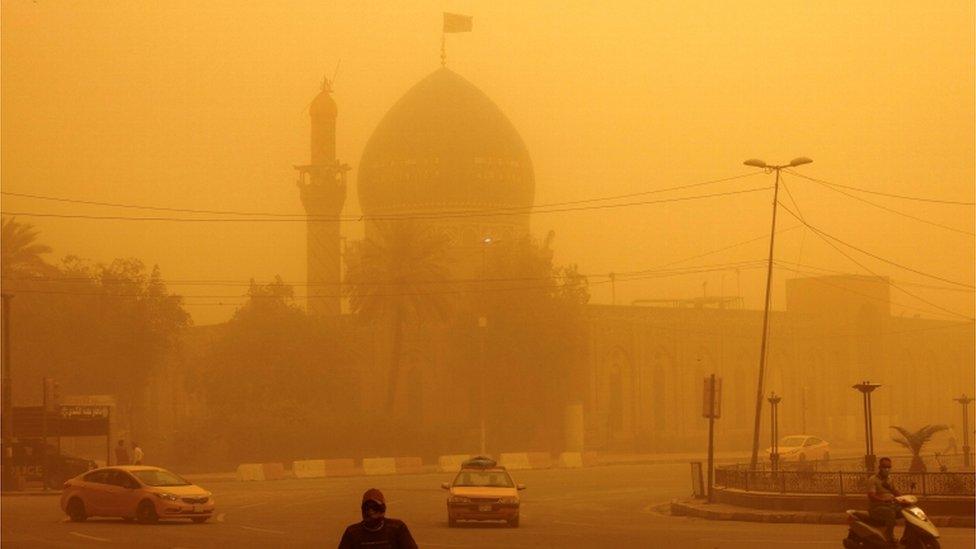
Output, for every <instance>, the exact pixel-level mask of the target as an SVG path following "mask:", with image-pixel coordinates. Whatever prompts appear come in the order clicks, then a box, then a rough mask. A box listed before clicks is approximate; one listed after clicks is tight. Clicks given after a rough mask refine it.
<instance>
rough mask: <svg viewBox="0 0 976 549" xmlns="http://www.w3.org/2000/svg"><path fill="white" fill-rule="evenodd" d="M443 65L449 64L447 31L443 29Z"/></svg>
mask: <svg viewBox="0 0 976 549" xmlns="http://www.w3.org/2000/svg"><path fill="white" fill-rule="evenodd" d="M441 66H442V67H446V66H447V33H446V32H444V31H441Z"/></svg>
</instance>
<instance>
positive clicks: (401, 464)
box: [393, 457, 424, 475]
mask: <svg viewBox="0 0 976 549" xmlns="http://www.w3.org/2000/svg"><path fill="white" fill-rule="evenodd" d="M393 465H394V467H395V468H396V473H397V474H398V475H400V474H406V475H410V474H415V473H423V472H424V462H423V460H422V459H420V458H419V457H398V458H393Z"/></svg>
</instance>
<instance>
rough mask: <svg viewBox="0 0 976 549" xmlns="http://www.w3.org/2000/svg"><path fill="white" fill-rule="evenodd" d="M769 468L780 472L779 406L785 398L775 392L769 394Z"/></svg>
mask: <svg viewBox="0 0 976 549" xmlns="http://www.w3.org/2000/svg"><path fill="white" fill-rule="evenodd" d="M767 400H769V425H770V428H769V438H770V443H769V466H770V467H771V468H772V470H773V471H777V470H779V410H778V409H777V408H778V404H779V403H780V401H781V400H783V397H781V396H779V395H777V394H776V393H775V392H772V393H769V398H768V399H767Z"/></svg>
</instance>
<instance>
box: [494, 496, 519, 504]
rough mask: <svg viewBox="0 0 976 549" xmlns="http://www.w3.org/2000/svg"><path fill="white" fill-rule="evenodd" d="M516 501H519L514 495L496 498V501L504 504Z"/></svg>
mask: <svg viewBox="0 0 976 549" xmlns="http://www.w3.org/2000/svg"><path fill="white" fill-rule="evenodd" d="M518 502H519V500H518V498H516V497H510V498H500V499H499V500H498V503H501V504H505V505H513V504H516V503H518Z"/></svg>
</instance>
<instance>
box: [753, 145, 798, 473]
mask: <svg viewBox="0 0 976 549" xmlns="http://www.w3.org/2000/svg"><path fill="white" fill-rule="evenodd" d="M811 162H813V160H810V159H809V158H806V157H805V156H798V157H796V158H794V159H793V160H790V163H789V164H780V165H770V164H766V163H765V162H764V161H762V160H759V159H758V158H750V159H749V160H746V161H745V162H743V164H745V165H746V166H752V167H754V168H762V169H764V170H766V173H770V172H776V182H775V183H774V184H773V227H772V229H770V231H769V262H768V265H767V267H766V300H765V302H764V303H765V305H764V306H763V327H762V342H761V343H760V344H759V382H758V384H757V387H756V422H755V425H754V427H753V431H752V468H753V469H755V468H756V464H757V463H758V462H759V426H760V417H761V415H762V402H763V376H764V375H765V373H766V333H767V332H768V331H769V299H770V292H769V289H770V285H771V284H772V280H773V242H774V241H775V237H776V204H777V200H778V199H779V172H780V170H782V169H783V168H795V167H797V166H802V165H804V164H809V163H811Z"/></svg>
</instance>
